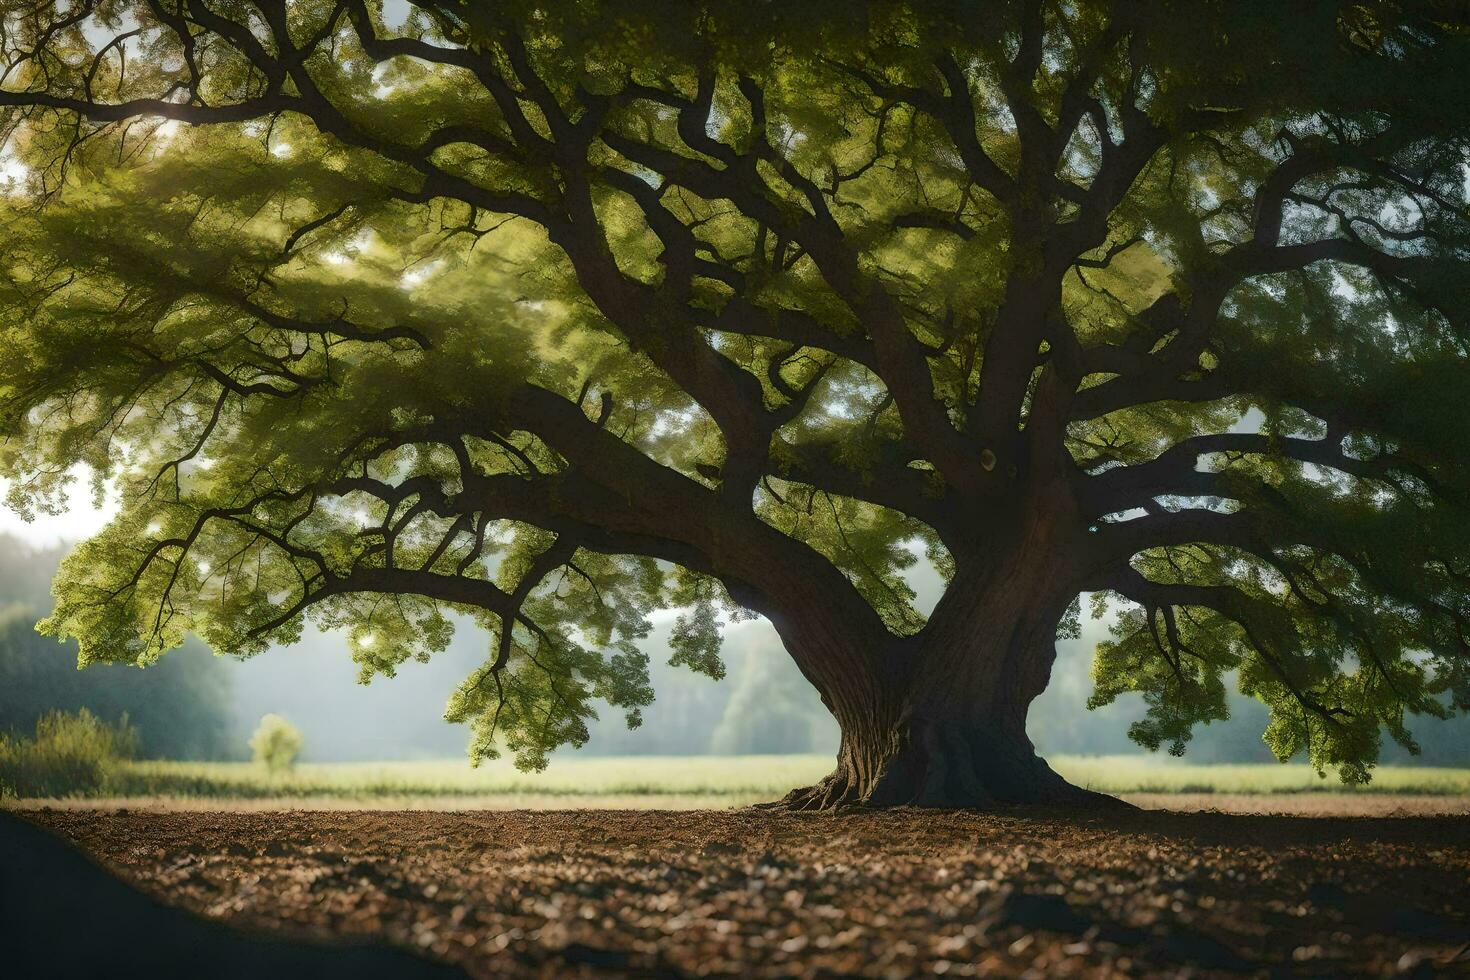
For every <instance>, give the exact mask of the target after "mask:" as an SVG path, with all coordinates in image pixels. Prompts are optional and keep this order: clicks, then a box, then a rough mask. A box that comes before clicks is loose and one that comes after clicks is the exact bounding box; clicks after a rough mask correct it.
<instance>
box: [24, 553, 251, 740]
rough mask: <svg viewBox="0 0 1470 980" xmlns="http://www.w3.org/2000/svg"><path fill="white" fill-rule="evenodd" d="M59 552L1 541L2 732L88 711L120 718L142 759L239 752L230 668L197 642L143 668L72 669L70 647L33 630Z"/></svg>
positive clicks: (45, 600)
mask: <svg viewBox="0 0 1470 980" xmlns="http://www.w3.org/2000/svg"><path fill="white" fill-rule="evenodd" d="M64 554H65V551H64V549H59V548H57V549H45V550H33V549H30V548H27V547H26V546H25V545H23V544H21V543H20V542H18V541H16V540H15V539H14V538H9V537H0V731H6V732H19V733H29V732H30V731H32V730H33V729H34V728H35V725H36V721H37V719H39V718H40V717H41V716H42V715H44V714H46V713H47V712H49V711H52V710H57V709H59V710H62V711H67V712H75V711H78V710H80V709H82V708H86V709H87V710H88V711H90V712H92V713H93V714H94V715H96V716H97V717H99V718H101V719H102V720H104V721H106V722H109V723H112V724H115V723H117V722H118V721H120V720H121V719H122V716H123V715H126V716H127V717H128V720H129V722H130V723H131V725H132V726H133V727H134V728H135V729H136V730H137V732H138V737H139V751H140V754H141V755H143V756H147V757H154V758H174V759H212V758H229V757H232V756H236V755H239V754H240V752H241V751H242V749H241V747H239V746H236V745H234V744H232V741H237V740H232V739H231V724H230V723H231V704H230V675H229V673H228V670H227V669H226V668H227V667H228V665H227V664H225V663H224V662H222V661H219V660H217V659H216V658H215V657H213V656H212V655H211V654H210V653H209V651H208V650H207V649H205V648H204V645H203V644H201V643H200V642H199V641H198V640H194V639H191V640H190V641H189V642H188V644H187V645H186V648H185V649H183V650H180V651H179V652H180V654H182V655H181V656H177V657H169V658H168V659H167V660H163V661H160V662H159V663H157V664H155V665H154V666H152V667H149V668H147V670H146V671H145V670H139V669H137V668H135V667H126V666H119V665H111V664H98V665H95V666H93V667H90V668H88V669H87V670H77V651H76V644H74V643H64V644H63V643H57V642H56V641H55V640H53V639H51V638H50V637H45V636H41V635H39V634H38V633H36V631H35V623H36V620H37V619H39V618H40V617H42V616H44V615H45V614H46V613H47V612H48V611H49V610H50V607H51V598H50V582H51V577H52V576H53V575H54V574H55V572H56V567H57V565H58V564H59V563H60V561H61V559H62V557H63V556H64Z"/></svg>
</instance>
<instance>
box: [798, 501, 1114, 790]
mask: <svg viewBox="0 0 1470 980" xmlns="http://www.w3.org/2000/svg"><path fill="white" fill-rule="evenodd" d="M1031 499H1032V500H1037V499H1040V500H1041V501H1042V502H1043V506H1040V507H1035V508H1034V509H1032V510H1031V511H1030V512H1029V513H1028V514H1023V515H1016V516H1015V517H1014V519H1012V520H1008V521H1004V522H999V523H998V524H997V525H996V527H997V533H996V534H994V535H992V536H991V537H990V538H989V543H990V545H991V548H990V559H991V560H990V561H989V562H986V563H985V565H986V566H987V567H986V568H985V571H984V572H983V573H980V574H974V575H970V576H964V577H961V578H957V579H956V580H955V581H954V582H953V583H951V585H950V587H949V588H948V589H947V590H946V592H945V595H944V598H943V599H942V600H941V601H940V603H939V604H938V605H937V606H936V607H935V609H934V611H933V613H932V615H931V617H930V621H929V624H928V626H927V627H926V628H925V630H924V632H923V634H922V639H921V640H920V639H915V640H914V641H895V640H891V639H890V640H889V642H888V645H887V646H886V647H883V646H880V648H879V649H877V651H876V652H875V653H873V654H872V655H871V656H869V657H867V658H865V659H864V660H862V661H861V662H862V663H864V664H865V665H866V666H865V667H864V668H862V669H859V670H857V671H854V670H853V669H852V664H853V662H854V659H853V658H848V659H847V660H846V662H845V663H844V664H843V666H842V667H837V666H836V665H835V663H834V662H833V661H832V660H831V659H830V658H829V657H827V656H825V655H823V653H822V651H820V650H816V649H813V648H812V646H811V645H810V644H809V643H808V642H806V638H808V637H810V636H813V635H820V631H818V630H815V629H813V628H812V627H811V624H810V623H807V622H805V621H804V619H805V618H804V617H798V620H799V622H797V623H791V622H788V623H786V624H785V625H786V628H785V629H783V630H782V632H783V637H784V638H785V640H786V643H787V648H788V649H789V650H790V651H791V652H792V654H793V656H795V657H796V659H797V661H798V663H803V664H804V666H803V670H804V671H805V672H806V673H807V676H808V677H809V678H810V679H811V680H812V681H813V683H814V684H815V685H816V686H817V689H818V691H819V692H820V693H821V694H822V698H823V701H824V703H825V704H826V705H827V707H828V709H829V710H831V712H832V714H833V715H834V716H835V717H836V719H837V721H838V724H839V725H840V726H841V730H842V742H841V747H840V749H839V751H838V755H837V767H836V769H835V770H834V771H833V772H832V774H831V775H830V776H828V777H827V778H826V779H824V780H822V781H821V782H820V783H818V784H816V785H815V786H811V787H806V788H803V789H799V790H796V791H795V792H793V793H791V794H790V795H788V796H787V797H786V798H785V799H784V800H781V801H780V802H779V803H777V804H773V805H775V806H782V807H789V808H793V809H823V808H827V807H835V806H843V805H863V806H924V807H989V806H996V805H1011V804H1053V805H1075V806H1088V807H1101V806H1122V805H1125V804H1122V803H1121V801H1119V800H1116V799H1115V798H1113V797H1109V796H1104V795H1102V794H1099V793H1093V792H1091V791H1088V790H1085V789H1081V788H1079V787H1076V786H1073V785H1071V784H1070V783H1068V782H1067V781H1066V780H1064V779H1063V778H1062V777H1061V776H1059V775H1057V774H1056V772H1054V771H1053V770H1052V768H1051V767H1050V766H1048V765H1047V764H1046V761H1045V760H1044V759H1042V758H1041V757H1040V756H1038V755H1037V754H1036V749H1035V747H1034V746H1033V745H1032V743H1031V739H1030V738H1029V737H1028V736H1027V734H1026V716H1027V712H1028V711H1029V709H1030V706H1031V703H1032V702H1033V701H1034V700H1035V699H1036V698H1037V697H1038V696H1039V695H1040V694H1041V693H1042V691H1044V690H1045V689H1046V685H1047V683H1048V682H1049V681H1050V679H1051V667H1052V663H1053V661H1054V660H1055V659H1056V643H1055V639H1056V629H1057V624H1058V622H1059V621H1060V619H1061V617H1062V614H1063V612H1064V610H1065V608H1066V606H1067V605H1068V603H1069V602H1070V601H1071V599H1072V597H1073V596H1074V595H1076V593H1077V589H1076V588H1075V587H1074V585H1073V583H1074V581H1075V580H1076V578H1077V577H1078V576H1080V575H1082V574H1084V569H1082V568H1081V567H1080V566H1079V560H1080V559H1079V557H1078V552H1079V549H1077V548H1076V546H1075V541H1076V539H1077V533H1078V530H1079V528H1078V520H1077V518H1076V517H1075V515H1074V514H1072V513H1071V512H1070V511H1069V510H1068V508H1067V506H1066V502H1067V500H1068V497H1067V496H1066V495H1065V494H1061V493H1045V492H1042V493H1038V494H1036V495H1034V496H1033V497H1032V498H1031ZM1047 503H1051V504H1053V506H1045V505H1046V504H1047ZM975 564H976V565H977V566H978V565H979V564H980V563H979V562H976V563H975ZM780 625H781V624H779V623H778V626H780Z"/></svg>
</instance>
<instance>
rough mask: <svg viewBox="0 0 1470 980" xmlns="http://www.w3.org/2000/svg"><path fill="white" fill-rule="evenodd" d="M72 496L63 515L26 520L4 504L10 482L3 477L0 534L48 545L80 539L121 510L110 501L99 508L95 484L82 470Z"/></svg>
mask: <svg viewBox="0 0 1470 980" xmlns="http://www.w3.org/2000/svg"><path fill="white" fill-rule="evenodd" d="M75 476H76V477H77V479H76V480H75V482H74V483H73V484H72V487H71V492H70V495H69V499H68V504H69V508H68V509H67V511H66V512H65V513H63V514H57V515H50V514H37V515H36V516H35V519H34V520H31V521H26V520H25V519H24V518H22V517H21V516H20V515H19V514H17V513H16V512H15V511H14V510H12V509H11V508H10V507H8V506H6V505H5V503H4V499H5V497H6V496H7V495H8V494H9V493H10V486H11V484H10V481H9V480H5V479H0V534H6V533H8V534H13V535H15V536H16V537H18V538H20V539H21V540H22V541H24V542H26V543H27V544H29V545H32V546H34V547H38V548H48V547H52V546H54V545H57V544H61V543H63V542H69V541H70V542H75V541H80V540H82V539H83V538H87V537H91V536H92V535H93V534H96V533H97V532H98V531H100V530H102V527H103V525H105V524H106V523H107V522H108V521H109V520H111V519H112V516H113V514H115V513H117V504H116V502H115V501H111V500H109V501H107V503H106V504H105V505H104V507H102V508H101V509H98V508H97V507H96V506H95V505H94V502H93V500H92V486H91V482H90V480H89V479H88V478H87V476H86V474H85V473H83V472H81V471H78V472H77V473H76V474H75Z"/></svg>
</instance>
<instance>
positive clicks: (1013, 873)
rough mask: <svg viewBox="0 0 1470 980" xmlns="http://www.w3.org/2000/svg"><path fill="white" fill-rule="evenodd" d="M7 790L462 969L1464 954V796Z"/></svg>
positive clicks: (205, 872) (1070, 968)
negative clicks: (1378, 811)
mask: <svg viewBox="0 0 1470 980" xmlns="http://www.w3.org/2000/svg"><path fill="white" fill-rule="evenodd" d="M24 815H25V817H26V818H27V819H29V820H33V821H35V822H37V823H39V824H42V825H43V826H46V827H49V828H51V829H53V830H54V831H56V832H59V833H61V834H63V835H64V836H66V837H69V838H71V839H73V840H75V841H76V842H78V843H79V844H80V845H81V846H82V847H83V848H84V849H85V850H87V851H88V852H90V853H92V854H93V855H95V856H96V857H98V858H99V859H101V860H102V861H103V862H104V863H106V864H107V865H108V866H110V867H112V868H114V869H115V870H117V871H119V872H120V873H121V874H122V875H123V876H124V877H125V878H128V879H130V880H132V881H134V882H135V883H137V884H139V885H140V886H142V887H144V888H145V889H147V890H149V891H152V892H154V893H156V894H159V895H161V896H164V897H165V898H166V899H167V900H169V901H171V902H177V903H180V904H183V905H186V906H188V907H190V908H192V909H195V910H197V911H199V912H202V913H204V914H205V915H208V916H212V917H216V918H220V919H225V920H229V921H232V922H236V923H239V924H243V925H247V926H250V927H253V928H265V929H271V930H279V931H285V932H288V933H292V934H295V935H298V936H301V935H306V936H313V935H314V936H327V935H343V934H354V935H374V936H377V937H380V938H383V939H386V940H389V941H392V942H396V943H400V944H404V945H408V946H412V947H415V948H418V949H422V950H424V951H425V952H427V953H428V954H431V955H434V956H437V957H439V958H442V959H445V960H449V961H452V962H455V963H458V964H461V965H463V967H464V968H465V969H466V971H467V972H468V973H469V974H471V975H472V976H476V977H487V978H488V977H507V976H509V977H516V976H544V977H565V976H624V975H634V976H698V975H702V976H835V975H862V976H876V977H901V976H910V975H914V974H925V973H927V974H938V975H950V976H973V975H979V974H989V973H997V972H998V973H1003V974H1024V973H1027V972H1028V971H1030V972H1031V974H1032V975H1063V976H1066V975H1070V976H1089V977H1091V976H1112V975H1133V976H1164V975H1168V976H1176V975H1180V974H1181V973H1189V972H1192V973H1194V974H1195V975H1204V976H1210V975H1227V974H1234V973H1237V972H1242V971H1243V972H1248V973H1263V974H1264V973H1279V972H1284V971H1288V970H1289V971H1292V972H1295V973H1299V974H1304V975H1321V976H1341V975H1344V974H1355V975H1393V974H1417V975H1424V976H1442V975H1450V974H1457V973H1463V974H1466V975H1470V903H1467V899H1470V818H1466V817H1464V816H1436V817H1419V816H1413V817H1405V816H1401V817H1394V818H1328V817H1299V816H1295V817H1294V816H1260V815H1240V814H1221V813H1198V814H1189V813H1174V812H1163V811H1136V812H1130V813H1116V814H1109V815H1106V816H1093V817H1078V816H1072V815H1067V814H1057V813H1047V812H1031V811H1015V812H1008V813H1001V814H978V813H970V812H932V811H931V812H913V811H908V812H904V811H890V812H885V813H873V812H849V813H842V814H837V815H830V814H815V815H808V814H782V813H772V812H767V811H755V810H730V811H704V812H699V811H685V812H678V811H642V812H632V811H588V810H570V811H560V812H557V811H546V812H528V811H519V812H517V811H498V812H497V811H473V812H470V811H467V812H458V813H434V812H426V811H415V812H397V813H395V812H383V811H357V812H348V811H339V812H332V811H279V812H264V811H253V812H197V811H196V812H179V811H167V810H162V809H155V810H137V809H126V810H112V811H109V810H97V809H93V810H80V809H67V810H63V809H29V810H27V811H25V813H24ZM98 911H99V914H105V911H104V910H98Z"/></svg>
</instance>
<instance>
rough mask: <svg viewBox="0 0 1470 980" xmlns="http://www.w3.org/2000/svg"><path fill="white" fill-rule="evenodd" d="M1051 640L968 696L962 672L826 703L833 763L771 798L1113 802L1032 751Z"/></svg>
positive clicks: (817, 803) (801, 804)
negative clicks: (824, 772)
mask: <svg viewBox="0 0 1470 980" xmlns="http://www.w3.org/2000/svg"><path fill="white" fill-rule="evenodd" d="M1053 656H1054V650H1053V649H1051V648H1045V649H1042V648H1032V649H1031V650H1030V652H1029V655H1028V656H1027V657H1025V658H1022V661H1021V663H1022V665H1023V666H1024V667H1025V668H1027V670H1028V671H1029V674H1030V676H1028V677H1024V678H1023V677H1006V676H1004V675H998V676H997V677H996V678H995V680H996V681H997V682H996V683H992V684H988V685H986V686H987V687H989V688H990V690H991V692H992V693H991V696H990V697H988V698H987V697H985V695H984V693H983V692H981V691H970V692H968V695H966V694H965V693H964V692H963V691H962V689H963V688H964V687H965V684H964V681H963V679H961V678H955V679H954V683H952V684H945V682H944V679H943V678H937V677H932V676H931V675H925V676H927V677H929V679H928V680H926V681H924V682H923V683H922V684H921V685H920V686H918V687H916V688H913V689H910V690H908V691H906V692H904V693H902V694H900V695H898V696H896V697H895V696H884V695H883V694H882V693H881V692H878V691H874V692H872V693H873V695H874V698H873V700H872V701H869V702H868V704H866V705H862V704H856V705H849V704H842V705H832V704H829V707H832V708H833V714H834V715H835V716H836V718H837V720H838V723H839V724H840V725H841V729H842V742H841V746H840V748H839V749H838V754H837V766H836V769H835V770H834V771H833V772H832V774H831V775H829V776H828V777H826V778H825V779H823V780H822V781H821V782H819V783H817V784H816V785H815V786H810V787H805V788H803V789H799V790H796V791H794V792H792V793H791V794H789V795H788V796H787V797H786V798H785V799H783V800H781V801H779V803H777V804H774V805H775V806H779V807H786V808H791V809H798V810H815V809H825V808H830V807H838V806H848V805H861V806H874V807H887V806H921V807H991V806H996V805H1013V804H1054V805H1075V806H1092V807H1101V806H1110V805H1121V803H1120V801H1118V800H1116V799H1114V798H1112V797H1108V796H1103V795H1101V794H1098V793H1093V792H1090V791H1088V790H1084V789H1081V788H1078V787H1075V786H1073V785H1071V784H1070V783H1068V782H1067V781H1066V780H1064V779H1063V778H1062V777H1061V776H1059V775H1057V774H1056V772H1054V771H1053V770H1052V768H1051V767H1050V766H1048V765H1047V764H1046V761H1045V760H1044V759H1042V758H1041V757H1040V756H1038V755H1037V754H1036V750H1035V747H1034V746H1033V745H1032V743H1031V739H1030V738H1029V737H1028V736H1027V734H1026V713H1027V709H1028V708H1029V706H1030V703H1031V701H1032V700H1033V699H1034V698H1035V697H1036V696H1037V695H1039V694H1040V693H1041V691H1042V690H1044V689H1045V686H1046V681H1047V679H1048V678H1049V676H1050V664H1051V659H1052V657H1053Z"/></svg>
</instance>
